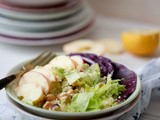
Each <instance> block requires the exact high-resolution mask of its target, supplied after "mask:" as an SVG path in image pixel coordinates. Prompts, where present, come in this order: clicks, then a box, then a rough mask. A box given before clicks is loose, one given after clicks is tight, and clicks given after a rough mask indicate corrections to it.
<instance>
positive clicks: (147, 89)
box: [0, 58, 160, 120]
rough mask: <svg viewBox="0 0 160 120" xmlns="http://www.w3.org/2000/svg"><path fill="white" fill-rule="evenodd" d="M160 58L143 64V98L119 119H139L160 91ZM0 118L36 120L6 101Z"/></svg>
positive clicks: (140, 71) (5, 119) (0, 108)
mask: <svg viewBox="0 0 160 120" xmlns="http://www.w3.org/2000/svg"><path fill="white" fill-rule="evenodd" d="M159 71H160V58H157V59H153V60H151V61H150V62H148V63H147V64H146V65H145V66H143V67H142V68H141V69H140V70H139V71H138V72H137V74H138V76H139V77H140V80H141V85H142V89H141V98H140V100H139V102H138V104H137V105H136V106H135V107H134V108H133V109H132V110H130V111H129V112H127V113H125V114H124V115H122V116H121V117H119V118H118V119H117V120H137V119H138V118H139V117H140V115H141V114H142V113H143V112H144V111H145V110H146V108H147V107H148V104H149V102H150V97H151V93H152V92H157V93H158V91H159V92H160V89H159V87H160V74H159ZM0 120H35V119H33V118H29V117H27V116H24V115H21V114H20V113H18V112H16V111H14V110H13V109H11V108H10V107H9V105H8V104H7V103H6V102H4V103H0Z"/></svg>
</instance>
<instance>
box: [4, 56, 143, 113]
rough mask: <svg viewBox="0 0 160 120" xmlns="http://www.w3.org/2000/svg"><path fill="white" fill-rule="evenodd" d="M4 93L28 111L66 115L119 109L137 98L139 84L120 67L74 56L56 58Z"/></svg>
mask: <svg viewBox="0 0 160 120" xmlns="http://www.w3.org/2000/svg"><path fill="white" fill-rule="evenodd" d="M11 87H12V88H11ZM10 88H11V89H10ZM6 90H7V93H8V95H9V96H10V97H11V98H12V99H13V100H15V101H18V103H20V104H21V105H23V106H25V107H26V106H27V107H28V106H31V107H29V109H33V108H34V110H37V111H41V112H45V113H46V111H49V112H48V113H49V114H52V113H53V114H54V113H58V112H59V113H65V115H67V113H89V112H97V111H102V113H105V112H106V111H107V110H110V111H112V110H115V109H118V108H120V107H123V106H124V105H126V104H128V103H129V102H131V101H132V100H134V99H135V98H136V97H137V96H138V94H139V91H140V83H139V79H138V78H137V75H136V74H135V73H134V72H133V71H132V70H130V69H129V68H127V67H125V66H124V65H122V64H119V63H115V62H113V61H111V60H110V59H108V58H106V57H103V56H97V55H95V54H90V53H74V54H69V55H57V56H56V57H55V58H53V59H52V60H51V61H50V62H49V63H48V64H46V65H45V66H36V67H35V68H34V69H32V70H30V71H28V72H27V73H25V74H24V75H23V76H22V77H21V78H20V79H19V80H18V81H16V82H15V84H12V85H9V86H7V87H6ZM10 90H12V92H11V91H10ZM13 94H14V95H13ZM59 113H58V114H59Z"/></svg>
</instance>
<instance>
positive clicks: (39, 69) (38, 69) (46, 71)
mask: <svg viewBox="0 0 160 120" xmlns="http://www.w3.org/2000/svg"><path fill="white" fill-rule="evenodd" d="M31 71H35V72H38V73H40V74H42V75H44V76H45V77H46V78H47V79H48V80H49V81H50V82H54V81H56V77H55V75H54V74H53V73H52V72H51V70H50V69H47V68H45V67H36V68H35V69H33V70H31Z"/></svg>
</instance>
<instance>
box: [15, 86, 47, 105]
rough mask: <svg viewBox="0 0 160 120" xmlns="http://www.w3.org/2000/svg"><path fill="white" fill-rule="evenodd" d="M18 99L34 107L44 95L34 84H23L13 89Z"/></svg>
mask: <svg viewBox="0 0 160 120" xmlns="http://www.w3.org/2000/svg"><path fill="white" fill-rule="evenodd" d="M14 92H15V93H16V95H17V97H18V98H22V101H24V102H26V103H29V104H32V105H35V104H38V103H39V102H41V101H43V99H44V93H43V91H42V88H41V87H40V86H38V85H36V84H24V85H21V86H18V87H17V88H15V89H14Z"/></svg>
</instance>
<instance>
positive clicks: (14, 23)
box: [0, 7, 91, 31]
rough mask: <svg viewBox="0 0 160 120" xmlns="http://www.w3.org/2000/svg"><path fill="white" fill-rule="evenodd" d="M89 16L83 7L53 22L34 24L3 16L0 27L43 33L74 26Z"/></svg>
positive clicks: (89, 10)
mask: <svg viewBox="0 0 160 120" xmlns="http://www.w3.org/2000/svg"><path fill="white" fill-rule="evenodd" d="M89 14H91V9H90V8H89V7H85V8H84V9H82V10H81V11H80V12H79V13H76V14H75V15H72V16H71V17H69V18H66V19H62V20H55V21H54V20H53V21H43V22H34V21H21V20H15V19H9V18H6V17H3V16H0V26H1V27H2V28H5V29H10V30H11V29H12V30H17V31H18V30H20V31H21V30H22V31H45V30H53V29H57V27H61V26H65V25H68V24H74V23H76V22H78V21H82V20H83V19H84V18H86V17H87V15H89Z"/></svg>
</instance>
